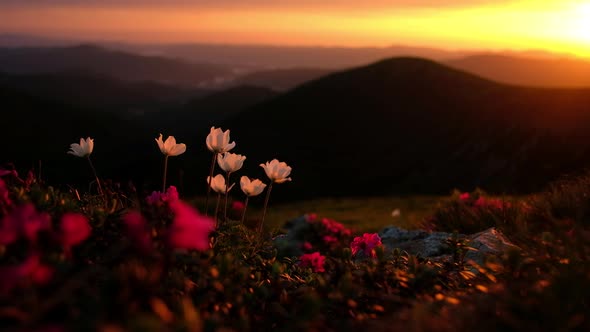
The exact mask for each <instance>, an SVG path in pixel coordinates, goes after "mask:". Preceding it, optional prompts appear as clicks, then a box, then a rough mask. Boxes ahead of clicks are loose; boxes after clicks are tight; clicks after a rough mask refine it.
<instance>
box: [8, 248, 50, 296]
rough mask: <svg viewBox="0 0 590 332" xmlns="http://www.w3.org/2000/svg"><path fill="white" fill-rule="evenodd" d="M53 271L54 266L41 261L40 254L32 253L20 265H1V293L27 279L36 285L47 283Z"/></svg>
mask: <svg viewBox="0 0 590 332" xmlns="http://www.w3.org/2000/svg"><path fill="white" fill-rule="evenodd" d="M53 273H54V269H53V267H51V266H48V265H45V264H42V263H41V258H40V256H39V254H31V255H29V257H27V258H26V259H25V261H24V262H22V263H20V264H18V265H13V266H4V267H0V293H6V292H9V291H11V290H12V289H13V288H15V287H17V286H18V285H20V284H21V283H22V282H23V281H26V280H27V279H29V280H31V281H32V282H33V283H34V284H35V285H45V284H47V283H48V282H49V281H50V280H51V278H52V277H53Z"/></svg>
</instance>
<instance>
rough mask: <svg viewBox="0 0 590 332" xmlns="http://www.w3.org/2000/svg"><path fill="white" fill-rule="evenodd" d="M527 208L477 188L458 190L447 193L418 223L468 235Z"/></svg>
mask: <svg viewBox="0 0 590 332" xmlns="http://www.w3.org/2000/svg"><path fill="white" fill-rule="evenodd" d="M526 208H527V207H526V205H523V204H514V203H513V202H511V201H509V200H506V199H499V198H494V197H489V196H487V195H486V194H485V193H484V192H483V191H481V190H479V189H478V190H475V191H474V192H471V193H469V192H459V191H455V193H454V194H453V195H452V196H451V199H450V200H448V201H447V202H446V203H445V204H443V205H442V206H441V207H439V208H438V209H437V210H436V211H435V212H434V214H433V215H432V216H431V217H428V218H426V219H425V220H424V222H423V224H422V226H423V227H424V228H426V229H428V230H436V231H444V232H454V231H458V232H459V233H463V234H472V233H476V232H480V231H483V230H485V229H487V228H490V227H502V226H504V225H506V224H507V221H508V220H511V219H514V218H517V217H518V215H519V214H520V213H521V212H522V211H523V210H525V209H526Z"/></svg>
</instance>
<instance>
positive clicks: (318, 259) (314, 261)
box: [299, 251, 326, 272]
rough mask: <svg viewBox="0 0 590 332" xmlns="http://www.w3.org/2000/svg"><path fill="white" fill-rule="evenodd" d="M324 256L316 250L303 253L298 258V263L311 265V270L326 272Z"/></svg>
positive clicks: (303, 265) (305, 265) (304, 265)
mask: <svg viewBox="0 0 590 332" xmlns="http://www.w3.org/2000/svg"><path fill="white" fill-rule="evenodd" d="M325 262H326V257H325V256H322V255H320V253H319V252H318V251H316V252H313V253H311V254H303V255H302V256H301V257H300V258H299V265H300V266H302V267H311V269H312V271H313V272H326V270H325V269H324V263H325Z"/></svg>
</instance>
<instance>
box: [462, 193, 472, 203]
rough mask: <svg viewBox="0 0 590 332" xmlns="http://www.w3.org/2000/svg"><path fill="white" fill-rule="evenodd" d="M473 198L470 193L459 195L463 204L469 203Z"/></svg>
mask: <svg viewBox="0 0 590 332" xmlns="http://www.w3.org/2000/svg"><path fill="white" fill-rule="evenodd" d="M470 197H471V196H470V195H469V193H461V195H459V199H460V200H461V201H463V202H465V201H467V200H468V199H469V198H470Z"/></svg>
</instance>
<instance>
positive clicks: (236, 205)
mask: <svg viewBox="0 0 590 332" xmlns="http://www.w3.org/2000/svg"><path fill="white" fill-rule="evenodd" d="M244 207H246V205H245V204H244V203H243V202H240V201H235V202H233V203H232V204H231V209H232V210H235V211H236V212H239V213H241V212H242V211H244Z"/></svg>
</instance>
